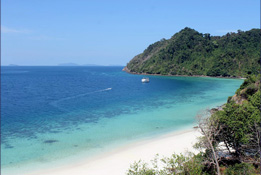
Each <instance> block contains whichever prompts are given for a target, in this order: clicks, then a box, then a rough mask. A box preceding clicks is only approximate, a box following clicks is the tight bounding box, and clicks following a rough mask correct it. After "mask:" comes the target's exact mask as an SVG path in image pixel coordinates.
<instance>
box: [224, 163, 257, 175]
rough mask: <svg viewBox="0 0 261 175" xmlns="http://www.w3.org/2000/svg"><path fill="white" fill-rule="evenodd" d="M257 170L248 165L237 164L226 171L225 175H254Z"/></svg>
mask: <svg viewBox="0 0 261 175" xmlns="http://www.w3.org/2000/svg"><path fill="white" fill-rule="evenodd" d="M254 174H255V168H254V166H253V165H251V164H248V163H240V164H235V165H234V166H230V167H228V168H227V169H226V171H225V175H254Z"/></svg>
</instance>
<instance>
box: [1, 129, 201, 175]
mask: <svg viewBox="0 0 261 175" xmlns="http://www.w3.org/2000/svg"><path fill="white" fill-rule="evenodd" d="M199 136H201V134H200V132H199V131H198V129H195V128H194V127H193V128H192V127H191V128H190V129H188V128H184V129H183V130H178V131H172V132H170V133H166V134H164V135H160V136H156V137H153V138H144V139H142V140H139V141H136V142H133V143H129V144H127V145H124V146H120V147H118V148H115V149H113V150H110V151H107V152H104V153H102V154H98V155H95V156H93V157H91V158H88V157H86V158H83V159H72V160H71V161H70V162H68V163H65V164H63V165H57V167H55V168H54V167H50V168H49V167H46V168H43V169H31V170H29V171H26V172H19V174H20V175H71V174H77V175H86V174H91V175H103V174H113V175H124V174H126V172H127V170H128V169H129V168H130V165H131V164H133V163H134V162H135V161H136V162H137V161H139V160H142V161H144V162H146V163H150V161H151V160H152V159H154V158H155V156H156V155H157V154H159V158H163V157H170V156H171V155H172V154H173V153H176V154H179V153H185V152H186V151H190V152H194V153H197V152H198V151H197V150H195V149H194V148H193V145H194V144H195V143H196V141H197V137H199ZM115 165H117V166H115ZM38 168H40V167H38ZM5 173H6V175H15V174H17V172H14V171H13V172H12V171H6V172H5Z"/></svg>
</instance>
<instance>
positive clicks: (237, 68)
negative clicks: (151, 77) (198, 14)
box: [125, 27, 261, 77]
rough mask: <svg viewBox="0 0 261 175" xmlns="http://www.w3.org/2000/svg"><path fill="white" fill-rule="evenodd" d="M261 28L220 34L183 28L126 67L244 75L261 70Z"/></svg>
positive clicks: (172, 72)
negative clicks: (215, 34)
mask: <svg viewBox="0 0 261 175" xmlns="http://www.w3.org/2000/svg"><path fill="white" fill-rule="evenodd" d="M260 41H261V31H260V29H252V30H250V31H245V32H244V31H240V30H239V31H238V32H237V33H228V34H226V35H224V36H222V37H220V36H211V35H210V34H208V33H207V34H202V33H199V32H197V31H196V30H194V29H191V28H188V27H186V28H184V29H183V30H181V31H180V32H178V33H176V34H175V35H173V36H172V37H171V38H170V39H168V40H166V39H162V40H160V41H158V42H156V43H154V44H151V45H150V46H149V47H148V48H147V49H146V50H144V52H143V53H141V54H139V55H137V56H135V57H134V58H133V59H132V60H131V61H130V62H129V63H128V64H127V66H126V67H125V70H126V71H128V72H131V73H146V74H161V75H191V76H192V75H205V76H224V77H245V76H246V75H247V74H257V73H258V72H259V70H260V65H259V58H260V48H261V42H260Z"/></svg>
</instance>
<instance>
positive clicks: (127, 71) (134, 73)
mask: <svg viewBox="0 0 261 175" xmlns="http://www.w3.org/2000/svg"><path fill="white" fill-rule="evenodd" d="M122 71H124V72H126V73H129V74H133V75H151V76H167V77H205V78H225V79H241V80H245V79H246V78H245V77H223V76H207V75H171V74H168V75H161V74H147V73H137V72H131V71H130V70H129V69H128V68H127V67H126V66H125V67H124V68H123V69H122Z"/></svg>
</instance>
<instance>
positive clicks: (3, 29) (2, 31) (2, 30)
mask: <svg viewBox="0 0 261 175" xmlns="http://www.w3.org/2000/svg"><path fill="white" fill-rule="evenodd" d="M30 32H31V31H29V30H18V29H12V28H9V27H5V26H1V33H30Z"/></svg>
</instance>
